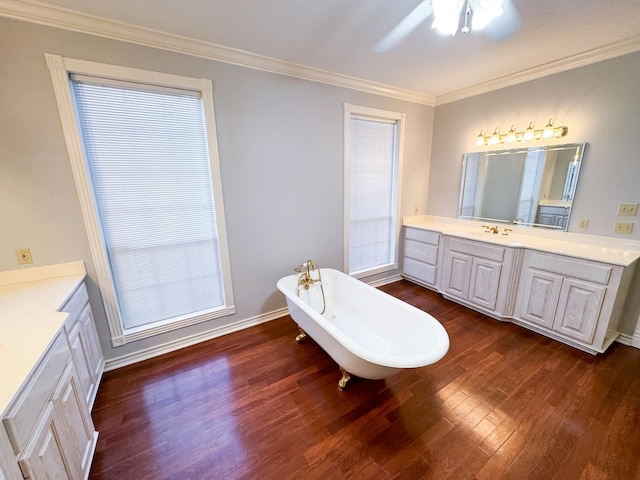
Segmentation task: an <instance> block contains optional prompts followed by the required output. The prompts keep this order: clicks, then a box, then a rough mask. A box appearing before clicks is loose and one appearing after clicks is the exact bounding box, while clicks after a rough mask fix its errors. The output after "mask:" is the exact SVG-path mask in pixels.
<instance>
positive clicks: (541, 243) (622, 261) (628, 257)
mask: <svg viewBox="0 0 640 480" xmlns="http://www.w3.org/2000/svg"><path fill="white" fill-rule="evenodd" d="M403 225H404V226H407V227H415V228H422V229H425V230H433V231H437V232H440V233H443V234H445V235H450V236H454V237H460V238H466V239H469V240H476V241H482V242H488V243H495V244H499V245H504V246H508V247H512V248H528V249H532V250H539V251H542V252H548V253H557V254H561V255H567V256H571V257H578V258H584V259H587V260H594V261H598V262H604V263H609V264H613V265H622V266H625V267H626V266H629V265H631V264H632V263H633V262H635V261H636V260H637V259H638V258H640V242H637V241H633V240H618V239H615V238H609V237H597V236H594V235H583V234H578V233H568V232H560V231H553V230H547V229H543V228H532V227H519V226H517V225H514V226H511V225H497V226H498V227H499V229H500V233H499V234H493V233H485V230H486V229H485V228H482V225H490V226H494V225H496V224H493V223H486V222H478V221H474V220H459V219H456V218H449V217H436V216H431V215H421V216H417V217H405V218H404V219H403ZM505 227H506V228H510V229H512V231H511V232H509V233H508V235H502V232H503V231H504V228H505Z"/></svg>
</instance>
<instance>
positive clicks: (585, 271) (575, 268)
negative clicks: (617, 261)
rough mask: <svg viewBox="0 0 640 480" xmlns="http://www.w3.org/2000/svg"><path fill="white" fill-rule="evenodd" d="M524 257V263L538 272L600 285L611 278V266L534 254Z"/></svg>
mask: <svg viewBox="0 0 640 480" xmlns="http://www.w3.org/2000/svg"><path fill="white" fill-rule="evenodd" d="M525 255H526V257H525V262H527V264H528V265H529V266H531V267H534V268H537V269H539V270H544V271H546V272H551V273H556V274H558V275H564V276H566V277H571V278H577V279H579V280H586V281H588V282H595V283H600V284H602V285H607V284H608V283H609V277H610V276H611V266H609V265H603V264H601V263H595V262H591V261H589V260H581V259H571V258H567V257H560V256H556V255H547V254H543V253H536V252H527V253H526V254H525Z"/></svg>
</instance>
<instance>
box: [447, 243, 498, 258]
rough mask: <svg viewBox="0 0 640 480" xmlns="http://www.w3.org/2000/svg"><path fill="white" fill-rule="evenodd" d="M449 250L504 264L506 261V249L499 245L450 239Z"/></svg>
mask: <svg viewBox="0 0 640 480" xmlns="http://www.w3.org/2000/svg"><path fill="white" fill-rule="evenodd" d="M449 250H450V251H452V252H460V253H464V254H466V255H471V256H474V257H480V258H486V259H487V260H493V261H494V262H502V260H503V259H504V252H505V249H504V247H499V246H497V245H489V244H488V243H483V242H474V241H471V240H462V239H460V238H455V237H450V239H449Z"/></svg>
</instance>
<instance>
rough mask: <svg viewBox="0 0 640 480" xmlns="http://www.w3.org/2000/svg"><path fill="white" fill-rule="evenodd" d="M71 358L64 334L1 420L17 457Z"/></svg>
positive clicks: (56, 340)
mask: <svg viewBox="0 0 640 480" xmlns="http://www.w3.org/2000/svg"><path fill="white" fill-rule="evenodd" d="M69 358H70V353H69V347H68V346H67V341H66V338H65V336H64V335H63V334H58V336H57V337H56V339H55V340H54V342H53V344H52V345H51V348H50V349H49V351H48V352H47V355H46V356H45V357H44V358H43V359H42V360H41V362H40V365H38V367H37V368H36V369H35V372H34V373H33V374H32V375H31V376H30V377H29V379H28V380H27V384H26V386H25V387H24V388H23V389H22V391H21V392H20V395H19V396H18V397H17V398H16V399H15V401H14V402H13V404H12V406H11V407H10V408H9V411H8V412H7V414H6V415H5V416H4V418H3V419H2V421H3V423H4V426H5V429H6V430H7V433H8V434H9V439H10V440H11V445H12V446H13V450H14V452H15V453H16V454H18V453H19V452H20V451H21V450H22V448H23V447H24V445H25V444H26V442H27V439H28V437H29V432H31V429H32V428H33V425H34V423H35V421H36V419H37V418H38V416H39V415H40V412H41V411H42V409H43V407H44V405H45V403H46V402H47V401H48V400H49V399H50V397H51V393H52V391H53V388H54V387H55V385H56V383H57V382H58V379H59V378H60V375H62V371H63V370H64V366H65V364H66V362H67V361H68V360H69Z"/></svg>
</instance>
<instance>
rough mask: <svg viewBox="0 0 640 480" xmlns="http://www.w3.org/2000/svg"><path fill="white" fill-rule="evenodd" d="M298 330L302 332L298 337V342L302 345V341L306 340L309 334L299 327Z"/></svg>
mask: <svg viewBox="0 0 640 480" xmlns="http://www.w3.org/2000/svg"><path fill="white" fill-rule="evenodd" d="M298 330H300V333H299V334H298V335H297V336H296V342H298V343H300V342H301V341H303V340H304V339H305V338H307V332H305V331H304V330H303V329H301V328H300V327H298Z"/></svg>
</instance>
